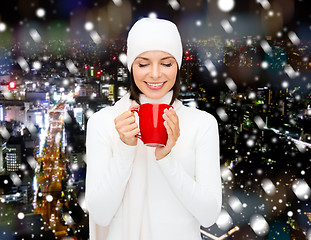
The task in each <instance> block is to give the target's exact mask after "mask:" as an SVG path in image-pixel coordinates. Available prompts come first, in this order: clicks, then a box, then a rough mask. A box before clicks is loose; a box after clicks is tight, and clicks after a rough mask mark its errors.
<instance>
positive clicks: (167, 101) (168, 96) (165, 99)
mask: <svg viewBox="0 0 311 240" xmlns="http://www.w3.org/2000/svg"><path fill="white" fill-rule="evenodd" d="M172 96H173V91H169V92H168V93H167V94H165V95H164V96H163V97H162V98H159V99H151V98H148V97H146V95H144V94H140V96H139V100H140V103H141V104H143V103H165V104H170V102H171V100H172Z"/></svg>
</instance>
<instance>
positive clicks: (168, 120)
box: [155, 108, 180, 160]
mask: <svg viewBox="0 0 311 240" xmlns="http://www.w3.org/2000/svg"><path fill="white" fill-rule="evenodd" d="M163 118H164V120H165V121H164V126H165V128H166V132H167V135H168V138H167V142H166V145H165V146H164V147H157V148H156V150H155V156H156V159H157V160H160V159H162V158H164V157H165V156H166V155H168V154H169V153H170V152H171V150H172V148H173V147H174V146H175V144H176V142H177V139H178V138H179V136H180V129H179V120H178V116H177V114H176V112H175V110H174V109H173V108H171V109H170V110H165V111H164V114H163Z"/></svg>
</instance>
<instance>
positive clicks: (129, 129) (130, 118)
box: [114, 105, 140, 146]
mask: <svg viewBox="0 0 311 240" xmlns="http://www.w3.org/2000/svg"><path fill="white" fill-rule="evenodd" d="M135 107H136V105H132V106H131V107H130V108H129V110H128V111H126V112H124V113H122V114H121V115H119V116H118V117H116V118H115V119H114V124H115V127H116V130H117V131H118V133H119V136H120V139H121V140H122V142H124V143H125V144H127V145H130V146H135V145H137V137H135V136H136V135H137V134H138V133H139V132H140V130H139V128H138V125H137V123H136V121H135V115H134V113H133V112H132V111H131V109H133V108H135Z"/></svg>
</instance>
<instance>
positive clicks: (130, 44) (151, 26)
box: [127, 18, 183, 71]
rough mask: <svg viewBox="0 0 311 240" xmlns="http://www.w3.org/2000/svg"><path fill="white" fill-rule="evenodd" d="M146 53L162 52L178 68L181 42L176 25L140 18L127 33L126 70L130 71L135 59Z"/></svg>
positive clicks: (166, 21)
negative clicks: (173, 61)
mask: <svg viewBox="0 0 311 240" xmlns="http://www.w3.org/2000/svg"><path fill="white" fill-rule="evenodd" d="M146 51H164V52H167V53H169V54H171V55H172V56H173V57H174V58H175V60H176V62H177V64H178V67H179V68H180V67H181V62H182V54H183V49H182V42H181V38H180V35H179V32H178V29H177V27H176V25H175V24H174V23H172V22H170V21H168V20H164V19H158V18H142V19H140V20H138V21H137V22H136V23H135V24H134V25H133V27H132V28H131V30H130V31H129V33H128V38H127V68H128V70H129V71H131V68H132V64H133V62H134V60H135V58H136V57H137V56H138V55H139V54H141V53H143V52H146Z"/></svg>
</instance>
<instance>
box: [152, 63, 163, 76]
mask: <svg viewBox="0 0 311 240" xmlns="http://www.w3.org/2000/svg"><path fill="white" fill-rule="evenodd" d="M150 74H151V77H152V78H153V79H157V78H159V77H161V69H160V66H159V65H158V64H153V65H152V68H151V73H150Z"/></svg>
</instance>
